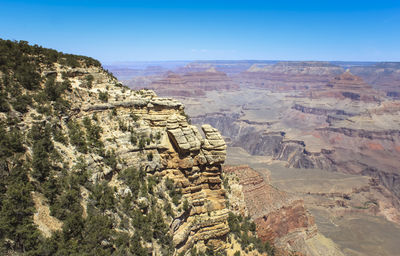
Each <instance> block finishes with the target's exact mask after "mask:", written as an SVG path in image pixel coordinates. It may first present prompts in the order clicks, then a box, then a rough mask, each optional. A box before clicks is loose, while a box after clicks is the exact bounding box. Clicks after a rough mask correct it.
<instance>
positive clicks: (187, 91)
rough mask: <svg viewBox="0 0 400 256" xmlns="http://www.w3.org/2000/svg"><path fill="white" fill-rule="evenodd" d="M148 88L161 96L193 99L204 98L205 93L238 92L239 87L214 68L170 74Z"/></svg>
mask: <svg viewBox="0 0 400 256" xmlns="http://www.w3.org/2000/svg"><path fill="white" fill-rule="evenodd" d="M148 88H150V89H153V90H155V91H156V92H157V93H158V94H160V95H166V96H186V97H193V96H202V95H204V94H205V91H213V90H217V91H219V90H236V89H237V88H238V86H237V85H236V84H235V83H234V82H233V81H232V80H231V79H230V78H229V77H228V76H227V75H226V74H225V73H223V72H219V71H216V70H215V69H213V68H212V69H209V70H207V71H202V72H189V73H186V74H184V75H179V74H176V73H173V72H168V73H167V75H166V76H165V77H164V78H162V79H160V80H157V81H154V82H152V83H151V85H149V86H148Z"/></svg>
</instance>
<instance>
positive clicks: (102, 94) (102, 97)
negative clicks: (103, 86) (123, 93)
mask: <svg viewBox="0 0 400 256" xmlns="http://www.w3.org/2000/svg"><path fill="white" fill-rule="evenodd" d="M99 100H101V101H102V102H108V92H99Z"/></svg>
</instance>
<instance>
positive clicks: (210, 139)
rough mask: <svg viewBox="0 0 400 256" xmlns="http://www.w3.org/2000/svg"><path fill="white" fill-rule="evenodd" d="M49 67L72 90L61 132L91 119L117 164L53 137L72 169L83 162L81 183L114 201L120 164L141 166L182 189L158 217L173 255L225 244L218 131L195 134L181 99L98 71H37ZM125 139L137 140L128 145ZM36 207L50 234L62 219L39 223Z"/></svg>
mask: <svg viewBox="0 0 400 256" xmlns="http://www.w3.org/2000/svg"><path fill="white" fill-rule="evenodd" d="M46 72H47V73H46ZM49 72H52V75H53V76H54V77H55V79H56V81H62V80H63V79H64V78H63V77H65V76H68V79H69V81H70V83H71V87H72V88H71V92H70V93H69V94H68V95H67V96H66V97H67V98H68V100H69V102H70V104H71V107H70V111H69V112H68V113H66V114H64V115H63V116H60V117H59V119H60V120H58V121H59V122H60V126H61V129H63V130H64V133H66V134H67V133H68V128H67V123H68V122H69V121H74V122H75V123H77V124H80V125H81V127H84V125H83V123H84V120H92V121H91V122H96V125H99V128H100V129H101V138H99V139H100V140H101V142H102V143H103V144H104V152H113V153H114V154H115V156H116V158H117V160H116V161H117V164H116V165H115V167H114V168H111V167H110V166H109V165H107V164H106V163H105V161H104V156H101V155H99V154H98V153H97V152H96V151H90V152H89V153H87V154H85V153H82V152H80V151H79V150H78V149H77V148H76V147H75V146H74V145H72V144H62V143H59V142H54V144H55V148H56V150H57V151H58V152H59V153H60V154H61V155H62V156H63V161H64V162H65V163H66V164H69V165H70V166H73V165H74V164H75V163H77V162H78V159H82V160H79V161H84V162H85V163H87V165H88V167H87V168H88V170H90V177H89V180H90V181H91V182H93V183H97V182H103V181H106V182H107V185H108V186H110V187H112V188H113V190H112V191H115V195H114V196H115V197H116V198H125V197H126V196H127V195H129V194H131V193H132V192H131V189H130V188H129V187H128V186H127V185H125V184H124V183H123V182H121V180H120V179H119V176H120V172H121V171H123V170H125V169H126V168H129V167H134V168H136V169H137V170H139V169H141V170H145V171H146V176H147V177H159V178H161V179H166V178H169V179H172V180H173V182H174V187H175V188H176V189H178V190H179V191H180V192H181V193H182V200H181V201H179V202H177V205H176V206H173V208H172V212H173V213H174V215H175V217H174V218H171V217H168V216H166V214H165V213H164V216H163V217H164V218H165V219H166V220H167V221H170V223H169V224H170V231H169V233H170V234H171V236H172V237H173V242H174V245H175V247H176V250H177V252H178V253H180V252H185V251H187V250H188V249H190V248H191V247H193V245H194V244H196V246H197V247H198V248H199V249H202V250H204V249H205V247H206V246H212V247H213V248H214V249H215V250H220V249H225V247H226V240H225V236H226V235H227V233H228V232H229V226H228V223H227V217H228V210H227V209H226V207H225V191H224V189H223V188H222V185H221V177H220V176H221V164H222V163H223V162H224V161H225V157H226V152H225V150H226V145H225V142H224V140H223V138H222V137H221V135H220V134H219V132H218V130H216V129H214V128H213V127H211V126H210V125H203V126H202V130H203V133H204V135H205V138H203V136H202V135H201V134H200V132H199V131H198V129H197V128H196V127H195V126H193V125H190V124H189V123H188V120H187V117H186V116H185V115H184V112H183V105H182V104H181V103H179V102H178V101H175V100H173V99H164V98H159V97H157V96H156V94H155V93H154V92H153V91H149V90H141V91H131V90H129V89H127V88H124V87H122V86H121V85H120V84H119V83H118V82H117V81H116V80H115V79H114V78H112V77H111V76H110V75H109V74H107V73H106V72H105V71H104V70H102V69H100V68H95V67H93V68H87V69H83V68H75V69H71V68H68V69H66V68H65V67H63V66H60V65H56V67H55V70H47V71H46V70H45V71H44V74H48V73H49ZM63 74H64V75H63ZM89 74H90V75H92V76H93V85H92V86H91V87H90V88H89V87H87V86H86V85H85V76H86V75H89ZM101 93H103V94H106V95H107V100H102V99H101V97H100V94H101ZM105 101H106V102H105ZM33 112H34V110H32V113H33ZM30 114H31V113H29V112H28V114H27V115H26V119H25V121H24V122H23V123H22V126H21V129H22V130H27V129H29V128H30V127H31V126H32V124H33V123H35V122H39V121H37V120H33V119H30V118H28V117H29V116H31V115H30ZM85 118H86V119H85ZM40 122H43V121H40ZM83 134H84V133H83ZM132 137H134V138H136V139H137V140H140V142H139V143H138V142H137V141H136V142H132ZM165 189H166V188H165V187H163V185H162V183H160V184H159V185H157V187H156V188H154V190H155V191H157V193H161V194H163V195H164V197H168V195H167V193H165ZM37 198H39V197H37ZM87 200H88V198H87V196H86V197H85V196H83V199H82V202H81V204H82V205H83V207H84V215H85V212H86V207H87ZM156 200H158V201H156V203H155V204H156V205H158V206H157V207H160V205H161V206H163V204H164V203H165V200H166V199H164V200H161V199H156ZM168 200H171V199H168ZM167 202H168V201H167ZM35 203H36V201H35ZM135 203H137V204H138V205H148V204H149V202H148V200H147V199H146V198H144V197H140V198H138V199H137V201H136V202H135ZM36 207H37V208H38V210H39V216H38V217H37V218H36V217H35V219H34V220H35V222H36V224H38V225H39V226H40V227H42V228H41V230H42V231H43V232H44V234H45V235H47V236H49V235H50V231H52V230H58V229H60V226H61V225H62V223H60V222H59V221H57V220H53V219H52V218H51V217H50V216H47V222H46V221H43V218H41V216H42V215H43V214H42V213H43V212H44V214H47V215H48V206H47V205H44V206H41V205H40V203H39V201H38V202H37V203H36ZM107 214H108V215H109V216H111V218H112V221H113V223H114V225H115V226H116V227H118V225H119V224H120V223H121V222H122V220H121V216H120V214H123V213H116V212H111V211H110V212H107ZM50 221H51V223H53V224H51V223H50ZM43 223H44V224H43ZM46 223H47V224H46ZM48 223H50V224H48ZM54 223H55V224H54ZM49 225H50V226H51V225H53V227H49ZM127 226H128V227H124V229H128V231H127V232H129V233H131V234H132V233H133V232H135V230H134V229H133V228H132V227H131V226H130V225H129V224H127ZM49 230H50V231H49ZM145 246H146V245H145ZM147 246H148V245H147ZM150 247H151V248H150ZM150 247H149V250H152V252H153V253H154V254H155V255H159V254H160V252H159V251H157V250H158V249H157V247H153V246H150Z"/></svg>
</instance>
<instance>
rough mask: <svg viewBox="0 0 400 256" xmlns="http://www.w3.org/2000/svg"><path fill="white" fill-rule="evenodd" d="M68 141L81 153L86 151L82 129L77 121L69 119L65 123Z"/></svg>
mask: <svg viewBox="0 0 400 256" xmlns="http://www.w3.org/2000/svg"><path fill="white" fill-rule="evenodd" d="M67 126H68V129H69V130H68V135H69V141H70V142H71V144H72V145H74V146H75V147H76V149H77V150H78V151H79V152H81V153H87V152H88V147H87V143H86V140H85V133H84V132H83V131H82V129H81V126H80V125H79V123H77V122H74V121H73V120H70V121H69V122H68V124H67Z"/></svg>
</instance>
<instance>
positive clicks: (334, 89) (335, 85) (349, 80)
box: [310, 71, 379, 102]
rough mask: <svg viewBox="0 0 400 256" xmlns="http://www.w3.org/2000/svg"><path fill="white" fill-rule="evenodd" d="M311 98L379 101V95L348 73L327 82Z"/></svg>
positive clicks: (359, 78) (360, 79)
mask: <svg viewBox="0 0 400 256" xmlns="http://www.w3.org/2000/svg"><path fill="white" fill-rule="evenodd" d="M310 96H311V98H324V97H330V98H337V99H341V100H343V99H346V98H348V99H351V100H361V101H366V102H372V101H379V93H378V92H377V91H375V90H374V89H373V88H372V87H371V86H370V85H368V84H367V83H365V82H364V80H363V79H362V78H361V77H358V76H355V75H353V74H351V73H350V72H349V71H346V72H344V73H343V74H341V75H340V76H337V77H335V78H334V79H332V80H331V81H329V82H328V83H327V84H326V86H325V87H324V88H322V89H320V90H315V91H312V92H311V93H310Z"/></svg>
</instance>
